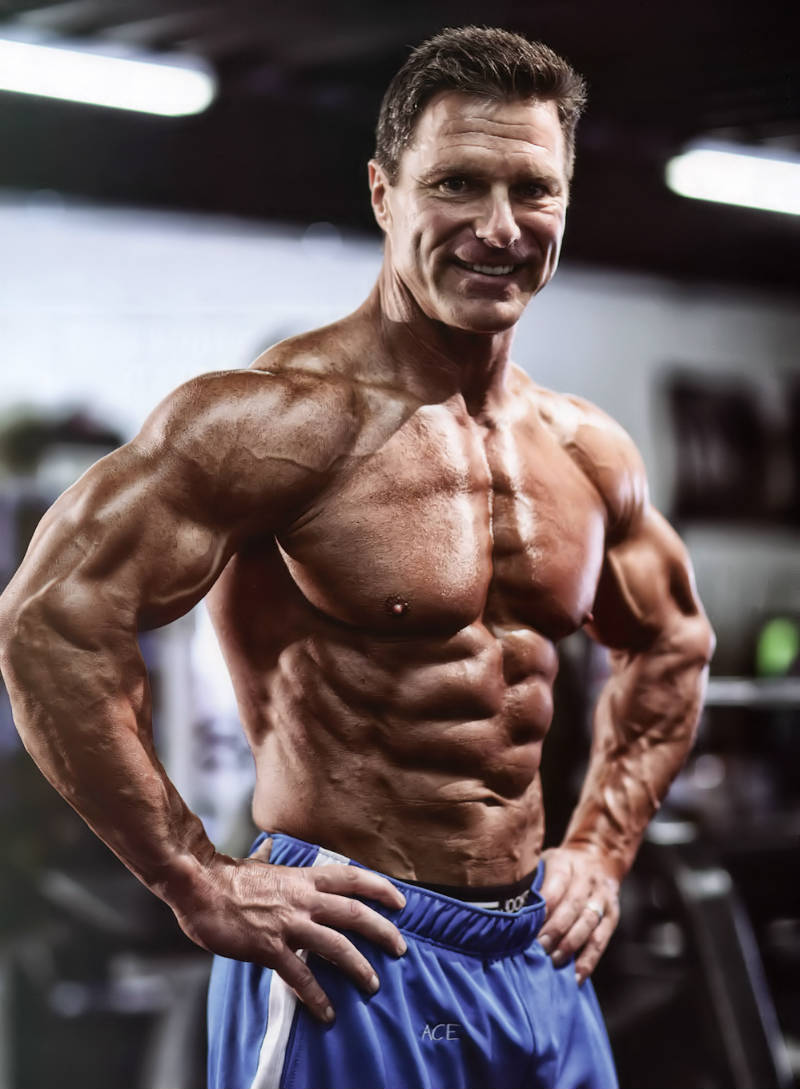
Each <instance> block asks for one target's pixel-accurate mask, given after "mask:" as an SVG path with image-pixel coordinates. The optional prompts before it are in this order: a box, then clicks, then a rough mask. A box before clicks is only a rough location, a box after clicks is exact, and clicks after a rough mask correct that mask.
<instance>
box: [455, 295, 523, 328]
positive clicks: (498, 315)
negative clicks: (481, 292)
mask: <svg viewBox="0 0 800 1089" xmlns="http://www.w3.org/2000/svg"><path fill="white" fill-rule="evenodd" d="M524 310H525V304H524V303H522V302H520V301H514V302H511V301H504V302H492V303H491V304H487V303H483V304H481V305H476V304H475V303H474V302H470V303H469V304H468V305H463V304H462V305H461V306H455V307H453V308H452V312H451V315H450V319H449V320H447V324H448V325H452V326H453V327H454V328H456V329H462V330H463V331H464V332H465V333H484V334H490V333H504V332H505V331H506V330H508V329H512V328H513V327H514V326H515V325H516V324H517V322H518V321H519V319H520V318H521V317H522V314H523V312H524Z"/></svg>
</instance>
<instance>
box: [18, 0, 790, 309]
mask: <svg viewBox="0 0 800 1089" xmlns="http://www.w3.org/2000/svg"><path fill="white" fill-rule="evenodd" d="M793 8H794V5H793V4H789V3H770V0H766V2H762V3H756V2H752V3H748V4H746V5H741V6H739V5H738V4H737V3H729V2H726V0H670V2H669V3H663V2H656V0H651V2H650V3H647V2H646V0H624V2H616V3H614V2H611V3H609V4H601V3H597V2H592V0H528V2H527V3H522V2H517V0H497V2H495V3H491V4H490V3H487V2H485V0H483V2H479V0H460V2H458V3H453V2H450V0H439V2H438V3H437V2H428V3H423V2H420V0H406V2H405V3H403V4H394V5H393V4H384V5H382V6H381V5H379V4H377V3H373V2H370V0H357V2H355V0H354V2H349V3H335V2H329V3H326V2H324V0H294V2H292V3H287V2H285V0H284V2H283V3H280V4H278V3H275V2H273V0H267V2H261V3H258V2H253V0H229V2H228V3H202V2H201V0H193V2H190V0H165V2H161V3H156V2H153V0H73V2H69V3H49V4H48V3H45V4H42V3H38V4H36V3H29V2H24V0H23V2H20V0H10V2H2V0H0V34H2V33H3V31H4V29H6V28H9V27H13V26H17V27H18V26H20V25H22V26H25V27H27V28H29V29H33V30H35V31H37V32H41V33H42V34H44V35H52V36H54V37H67V38H72V39H87V38H89V39H94V40H97V39H107V40H109V41H111V42H120V41H122V42H125V43H129V44H135V45H137V46H141V47H144V48H146V49H147V50H156V51H158V50H166V51H176V50H186V51H188V52H191V53H193V54H199V55H201V56H203V57H205V58H207V59H208V60H209V61H210V62H211V63H212V64H213V66H214V67H215V69H216V71H217V73H218V75H219V78H220V95H219V98H218V99H217V100H216V102H215V103H214V104H213V105H212V106H211V108H210V109H209V110H208V111H206V112H205V113H204V114H202V115H199V116H195V117H189V118H179V119H167V118H153V117H148V116H145V115H137V114H128V113H123V112H121V111H116V110H102V109H97V108H93V107H88V106H80V105H73V104H67V103H60V102H55V101H51V100H47V99H37V98H31V97H29V96H21V95H12V94H0V149H2V150H0V186H8V187H14V188H23V189H54V190H58V191H62V192H64V193H69V194H79V195H82V196H85V197H90V198H96V199H99V200H103V201H108V202H126V203H137V204H148V205H157V206H161V207H175V208H187V209H195V210H196V209H207V210H209V211H225V212H233V213H237V214H240V215H246V216H257V217H263V218H268V219H283V220H285V219H289V220H295V221H299V222H313V221H318V220H330V221H332V222H335V223H339V224H341V225H345V226H349V227H354V228H363V229H366V230H373V229H374V228H373V226H372V222H371V213H370V210H369V205H368V201H367V195H366V168H365V163H366V160H367V159H368V157H369V155H370V153H371V150H372V131H373V126H374V121H375V116H376V114H377V110H378V105H379V102H380V98H381V95H382V93H383V90H384V88H385V86H386V83H387V82H388V80H389V78H390V76H391V75H392V73H393V72H394V71H395V70H396V68H397V67H398V66H399V65H400V63H401V62H402V61H403V59H404V58H405V57H406V56H407V53H408V49H409V47H410V46H412V45H414V44H416V43H418V42H419V41H421V40H422V39H423V38H425V37H427V36H429V35H430V34H432V33H434V32H435V31H437V30H438V29H440V28H441V27H443V26H452V25H463V24H465V23H481V24H492V25H499V26H505V27H508V28H509V29H512V30H519V31H522V32H523V33H525V34H527V35H528V36H530V37H536V38H541V39H542V40H544V41H546V42H547V43H548V44H549V45H551V46H553V47H554V48H555V49H556V50H557V51H559V52H561V53H563V54H564V55H565V56H566V57H567V58H568V59H569V60H570V61H571V62H572V64H573V65H574V66H575V67H576V68H577V69H578V70H579V71H580V72H582V73H583V74H584V75H585V77H586V78H587V80H588V83H589V89H590V105H589V110H588V112H587V114H586V116H585V118H584V120H583V121H582V122H581V126H580V129H579V136H578V163H577V170H576V176H575V183H574V190H573V201H572V206H571V209H570V216H569V225H568V233H567V239H566V250H565V255H566V256H567V257H568V258H570V259H572V260H577V261H582V262H587V263H593V264H602V265H605V266H612V267H616V268H626V269H641V270H646V271H651V272H659V273H664V274H667V275H669V276H672V277H676V278H678V279H680V280H681V281H685V282H687V283H691V282H696V281H698V280H716V281H724V282H728V283H738V284H747V285H753V286H759V287H763V288H767V289H770V290H775V289H779V290H780V291H782V292H783V291H791V290H796V289H797V288H798V287H800V217H797V216H788V215H776V214H771V213H766V212H755V211H746V210H741V209H735V208H727V207H725V206H723V205H710V204H706V203H704V202H698V201H690V200H686V199H684V198H681V197H678V196H675V195H674V194H672V193H670V192H669V191H668V190H667V189H666V187H665V185H664V182H663V168H664V163H665V161H666V159H667V158H668V157H669V156H670V155H671V154H673V153H675V152H676V151H677V150H679V149H680V148H681V146H682V145H683V144H684V143H685V142H686V141H687V140H689V139H690V138H692V137H696V136H699V135H706V134H709V133H715V134H718V135H723V136H726V137H727V138H734V139H742V140H747V141H751V142H752V141H756V142H761V143H776V144H778V145H780V146H783V147H788V148H794V149H796V150H800V51H798V45H797V42H798V36H797V33H796V30H795V28H794V27H793V26H792V25H791V22H790V10H791V9H793Z"/></svg>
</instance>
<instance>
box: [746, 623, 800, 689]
mask: <svg viewBox="0 0 800 1089" xmlns="http://www.w3.org/2000/svg"><path fill="white" fill-rule="evenodd" d="M798 654H800V623H798V621H797V620H791V619H789V617H786V616H776V617H774V618H773V619H772V620H769V621H768V622H767V623H766V624H765V625H764V627H763V628H762V629H761V632H760V633H759V636H758V643H757V645H756V674H757V675H758V676H759V677H782V676H784V674H786V673H788V672H789V670H790V669H791V668H792V666H793V665H794V664H795V662H796V661H797V657H798Z"/></svg>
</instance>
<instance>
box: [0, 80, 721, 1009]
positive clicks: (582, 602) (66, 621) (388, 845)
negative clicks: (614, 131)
mask: <svg viewBox="0 0 800 1089" xmlns="http://www.w3.org/2000/svg"><path fill="white" fill-rule="evenodd" d="M370 183H371V190H372V200H373V207H374V210H375V215H376V218H377V220H378V223H379V225H380V226H381V228H382V229H383V231H384V233H385V235H386V249H385V258H384V264H383V268H382V271H381V275H380V278H379V281H378V284H377V285H376V288H375V290H374V291H373V293H372V294H371V296H370V297H369V298H368V299H367V300H366V302H365V303H364V304H363V305H362V307H361V308H360V309H359V310H358V311H356V312H355V313H354V314H352V315H350V316H349V317H347V318H345V319H344V320H342V321H340V322H337V323H336V324H334V325H332V326H329V327H327V328H325V329H321V330H318V331H316V332H313V333H308V334H305V335H303V336H300V337H296V338H294V339H292V340H289V341H285V342H283V343H282V344H280V345H278V346H276V347H275V348H273V349H271V350H270V351H269V352H267V353H265V355H264V356H262V357H261V358H260V359H259V360H257V361H256V363H255V364H254V365H253V368H252V369H251V370H249V371H244V372H227V373H225V372H222V373H218V374H212V375H206V376H203V377H200V378H197V379H195V380H193V381H192V382H189V383H187V384H186V385H185V386H182V387H181V388H180V389H178V390H177V391H176V392H175V393H174V394H172V395H171V396H170V397H168V398H167V399H166V401H164V402H163V403H162V404H161V405H160V406H159V408H158V409H157V410H156V411H155V412H154V413H153V415H152V416H151V417H150V419H149V420H148V421H147V423H146V424H145V426H144V428H143V430H142V432H141V433H140V434H139V435H138V436H137V437H136V438H135V439H134V440H133V441H132V442H131V443H128V444H127V445H126V446H124V447H122V448H121V449H120V450H118V451H117V452H115V453H113V454H111V455H109V456H108V457H106V458H104V459H102V461H100V462H98V464H97V465H95V466H94V467H93V468H92V469H90V470H89V472H88V473H86V474H85V476H84V477H83V478H82V479H81V480H80V481H79V482H78V483H77V484H76V485H74V486H73V487H72V488H71V489H69V491H68V492H66V493H65V495H64V496H62V497H61V499H59V500H58V502H57V503H56V504H55V505H54V507H53V508H52V509H51V510H50V511H49V512H48V514H47V515H46V516H45V518H44V519H43V520H42V522H41V524H40V526H39V528H38V529H37V532H36V534H35V536H34V539H33V542H32V544H31V547H30V549H29V552H28V555H27V557H26V559H25V561H24V562H23V564H22V566H21V568H20V570H19V572H18V573H17V575H16V576H15V578H14V579H13V580H12V583H11V584H10V586H9V588H8V589H7V591H6V593H5V594H4V595H3V598H2V607H1V612H0V624H2V627H1V628H0V631H2V646H3V660H2V661H3V673H4V676H5V678H6V682H7V685H8V688H9V692H10V694H11V698H12V703H13V708H14V713H15V719H16V722H17V726H18V728H19V730H20V733H21V735H22V737H23V740H24V742H25V745H26V746H27V748H28V750H29V751H30V752H31V754H32V755H33V757H34V759H35V760H36V761H37V763H38V764H39V766H40V767H41V768H42V770H43V771H44V773H45V775H47V777H48V778H49V779H50V781H51V782H52V783H53V785H54V786H55V787H56V788H57V789H58V790H59V791H60V792H61V793H62V794H63V795H64V796H65V797H66V798H67V799H68V801H70V803H71V804H72V805H73V806H75V808H76V809H77V810H78V811H79V812H80V813H81V814H82V815H83V816H84V818H85V819H86V820H87V821H88V823H89V824H90V825H91V826H92V828H93V829H94V830H95V831H96V832H97V834H98V835H100V836H101V837H102V838H103V839H104V840H105V842H106V843H107V844H108V845H109V846H110V847H111V848H112V850H114V851H115V852H116V853H117V854H118V855H119V857H120V858H121V859H122V860H123V862H124V863H125V864H126V865H127V866H128V867H129V868H130V869H131V870H132V871H133V872H134V873H135V874H136V875H137V876H138V877H139V878H140V879H141V880H142V881H143V882H145V884H147V885H148V887H150V888H151V889H152V890H153V891H154V892H155V893H156V894H157V895H159V896H161V897H162V898H164V899H165V900H166V901H167V902H168V903H169V904H170V905H171V906H172V908H173V910H174V911H175V914H176V917H177V918H178V921H179V922H180V924H181V926H182V927H183V929H184V930H185V932H186V933H187V934H188V935H189V936H190V937H191V938H193V939H194V940H195V941H197V942H198V943H199V944H201V945H203V946H204V947H205V948H207V949H211V950H213V951H214V952H218V953H221V954H223V955H226V956H235V957H238V958H239V959H244V960H252V961H255V962H258V963H262V964H266V965H268V966H270V967H274V968H275V969H276V971H278V972H279V973H280V974H281V975H282V976H283V978H284V979H286V980H287V982H288V983H289V984H290V985H291V986H292V987H294V988H295V990H296V991H297V993H298V995H299V996H300V997H301V999H302V1000H303V1001H305V1002H306V1003H307V1004H308V1005H309V1007H310V1008H311V1009H312V1010H313V1011H314V1012H315V1013H316V1014H317V1015H318V1016H320V1017H324V1018H328V1019H330V1017H332V1015H333V1014H332V1011H331V1010H330V1007H329V1004H328V1000H327V997H326V996H325V995H324V993H323V992H322V990H321V989H320V987H319V985H318V984H317V983H316V980H315V979H314V977H313V975H312V974H311V972H310V971H309V969H308V967H307V966H306V965H305V963H303V961H301V960H300V959H299V958H298V957H297V956H296V955H295V950H297V949H298V948H303V949H308V950H313V951H315V952H318V953H320V954H321V955H323V956H325V957H327V958H328V959H330V960H332V961H333V962H334V963H336V964H338V965H339V966H340V967H341V968H342V969H343V970H344V971H347V972H349V973H350V974H351V975H352V976H353V977H354V978H355V979H356V980H357V981H358V982H359V983H360V984H361V985H362V986H363V987H364V988H365V989H367V990H370V989H375V987H376V986H377V985H378V981H377V980H376V979H375V977H374V974H373V972H372V969H371V967H370V966H369V964H368V963H367V961H366V960H365V959H364V958H363V957H362V956H361V954H360V953H358V952H357V951H356V950H355V948H354V947H353V946H352V944H351V943H350V942H349V941H348V940H347V938H346V937H345V936H344V935H343V933H342V931H346V930H357V931H359V932H361V933H362V934H364V935H366V936H367V937H369V938H371V939H372V940H374V941H376V942H379V943H381V944H382V945H384V946H385V947H386V948H388V949H390V950H392V951H393V952H395V953H397V954H402V951H403V949H404V944H403V940H402V937H401V936H400V934H399V932H398V931H397V930H396V929H395V927H394V926H393V925H392V924H391V922H389V921H388V920H386V919H384V918H383V917H382V916H381V915H379V914H378V913H377V912H375V911H373V910H372V909H371V908H370V907H369V906H368V905H367V904H365V903H364V902H363V899H361V898H366V899H370V898H372V899H377V900H381V901H383V902H384V903H385V904H387V905H389V906H394V907H397V906H400V905H401V903H402V897H401V895H400V893H399V892H398V891H397V889H396V888H395V887H394V886H393V885H391V884H390V883H389V882H387V881H385V880H384V879H382V878H381V877H379V876H378V875H375V874H371V873H369V872H368V871H364V870H361V869H358V868H354V867H347V866H321V867H315V868H313V869H303V870H300V869H291V868H286V867H276V866H270V865H269V863H268V847H267V849H266V850H265V852H264V854H263V855H262V856H261V857H259V858H255V859H250V860H239V859H231V858H228V857H227V856H224V855H221V854H219V853H218V852H216V851H215V849H214V848H213V846H212V845H211V844H210V842H209V841H208V839H207V838H206V836H205V833H204V831H203V829H202V826H201V825H200V822H199V821H198V820H197V818H196V817H195V816H194V815H193V814H191V813H190V812H189V811H188V809H187V808H186V806H185V804H184V803H183V801H182V799H181V798H180V797H179V796H178V795H177V793H176V791H175V789H174V787H173V786H172V784H171V783H170V782H169V780H168V779H167V778H166V776H165V774H164V771H163V768H162V767H161V764H160V763H159V761H158V758H157V756H156V753H155V751H154V748H153V743H152V733H151V724H150V692H149V687H148V681H147V676H146V672H145V669H144V665H143V663H142V659H141V656H140V654H139V651H138V647H137V642H136V632H137V630H138V629H141V628H146V627H152V626H156V625H160V624H164V623H167V622H168V621H170V620H173V619H175V618H176V617H178V616H180V615H182V614H183V613H185V612H186V611H187V610H188V609H190V608H191V607H192V606H193V605H194V604H195V603H196V602H197V601H199V600H200V599H201V598H202V597H204V596H205V595H206V594H208V595H209V596H208V604H209V608H210V611H211V615H212V618H213V620H214V623H215V626H216V629H217V632H218V635H219V639H220V643H221V646H222V649H223V652H224V655H225V659H226V661H227V664H228V667H229V669H230V672H231V675H232V678H233V682H234V686H235V689H236V693H237V698H238V703H239V708H240V713H241V719H242V723H243V726H244V729H245V732H246V734H247V738H248V740H249V743H250V745H251V747H252V750H253V754H254V758H255V764H256V771H257V783H256V788H255V795H254V801H253V814H254V817H255V820H256V823H257V824H258V825H259V826H260V827H261V828H263V829H265V830H268V831H284V832H288V833H291V834H293V835H295V836H299V837H301V838H303V839H306V840H309V841H311V842H315V843H320V844H323V845H324V846H326V847H329V848H332V849H334V850H336V851H339V852H341V853H342V854H344V855H347V856H350V857H353V858H356V859H358V860H359V861H361V862H363V863H365V864H366V865H367V866H369V867H371V868H373V869H376V870H380V871H382V872H384V873H387V874H390V875H392V876H394V877H398V878H410V879H413V880H417V881H427V882H431V883H437V884H451V885H466V884H475V885H498V884H504V883H507V882H512V881H514V880H516V879H518V878H520V877H522V876H524V875H525V874H526V873H528V872H530V871H531V870H532V869H533V868H534V867H535V866H536V864H537V862H538V860H539V858H540V856H541V852H542V841H543V834H544V814H543V811H542V797H541V789H540V781H539V764H540V759H541V751H542V743H543V740H544V738H545V735H546V733H547V730H548V727H549V725H550V721H551V717H552V711H553V703H552V689H553V681H554V678H555V675H556V670H557V651H556V647H557V644H558V642H559V640H561V639H563V638H564V637H565V636H567V635H569V634H570V633H571V632H574V631H576V630H577V629H578V628H581V627H583V628H585V629H586V630H587V631H588V632H589V633H590V634H591V635H592V636H593V637H594V638H596V639H598V640H599V641H600V642H602V643H603V644H605V645H606V646H608V647H610V648H612V652H613V653H612V665H613V672H612V676H611V678H610V680H609V682H608V684H607V686H606V688H605V689H604V691H603V693H602V694H601V696H600V699H599V702H598V705H597V710H596V715H595V729H594V744H593V749H592V756H591V761H590V766H589V770H588V773H587V777H586V781H585V785H584V789H583V793H582V795H581V798H580V801H579V803H578V806H577V808H576V810H575V813H574V816H573V819H572V822H571V824H570V827H569V830H568V832H567V835H566V838H565V841H564V843H563V844H562V846H561V847H559V848H557V849H554V850H551V851H549V852H547V856H546V861H547V866H546V878H545V884H544V887H543V894H544V895H545V898H546V899H547V902H548V917H547V921H546V923H545V926H544V928H543V931H542V935H541V940H542V944H543V945H544V946H545V947H546V948H548V949H549V950H550V951H551V952H552V955H553V958H554V960H556V961H557V962H558V961H561V960H563V959H564V958H566V957H567V956H571V955H573V954H575V955H576V971H577V973H578V975H579V977H580V978H584V977H585V976H586V975H588V974H589V972H591V970H592V969H593V968H594V966H595V964H596V962H597V960H598V958H599V956H600V954H601V953H602V951H603V949H604V948H605V945H606V944H607V942H608V940H609V937H610V936H611V933H612V932H613V929H614V927H615V925H616V922H617V919H618V900H617V892H618V885H619V881H620V880H621V879H622V877H623V876H624V875H625V873H626V872H627V871H628V869H629V867H630V865H631V863H632V861H633V857H634V854H635V852H636V849H637V847H638V844H639V842H640V839H641V836H642V834H643V831H644V828H645V826H646V824H647V822H648V821H649V819H650V818H651V817H652V815H653V813H654V811H655V810H656V808H657V806H658V804H659V802H660V800H661V798H663V796H664V794H665V792H666V790H667V787H668V785H669V783H670V781H671V780H672V778H673V777H674V775H675V774H676V773H677V771H678V769H679V768H680V766H681V764H682V762H683V760H684V759H685V756H686V753H687V751H688V748H689V746H690V744H691V741H692V737H693V733H694V730H695V727H696V723H697V718H698V715H699V710H700V705H701V700H702V692H703V683H704V677H705V671H706V665H707V662H708V659H709V656H710V653H711V649H712V642H713V637H712V635H711V632H710V629H709V626H708V623H707V621H706V619H705V616H704V614H703V611H702V608H701V606H700V604H699V602H698V600H697V597H696V595H695V592H694V588H693V582H692V575H691V570H690V566H689V562H688V559H687V556H686V553H685V550H684V548H683V546H682V545H681V543H680V541H679V539H678V538H677V536H676V535H675V533H674V532H673V531H672V530H671V529H670V527H669V526H668V525H667V523H666V522H665V521H664V520H663V519H662V518H661V517H660V515H659V514H658V513H657V512H656V511H655V510H654V509H653V508H652V506H651V505H650V503H649V500H648V496H647V487H646V480H645V475H644V470H643V467H642V464H641V460H640V458H639V456H638V454H637V452H636V450H635V448H634V446H633V444H632V443H631V441H630V439H629V438H628V437H627V435H626V434H625V433H624V432H623V431H622V430H621V429H620V428H619V427H618V426H617V425H616V424H615V423H614V422H613V421H612V420H610V419H609V418H608V417H607V416H605V415H604V414H603V413H601V412H600V411H599V410H597V409H595V408H593V407H592V406H591V405H589V404H587V403H585V402H583V401H580V400H579V399H577V398H573V397H566V396H561V395H558V394H555V393H552V392H550V391H548V390H545V389H543V388H541V387H540V386H538V385H536V384H535V383H533V382H532V381H531V380H530V379H529V378H528V377H527V376H526V375H525V374H524V373H523V372H522V371H521V370H520V369H519V368H517V367H515V366H514V365H513V364H512V363H511V361H510V356H509V351H510V345H511V337H512V334H513V326H514V324H515V323H516V321H517V320H518V318H519V316H520V314H521V313H522V311H523V310H524V308H525V306H526V305H527V303H528V302H529V301H530V299H531V298H532V297H533V295H535V294H536V293H537V292H538V291H539V290H540V289H541V288H542V287H543V286H544V285H545V284H546V283H547V281H548V280H549V279H550V277H551V276H552V274H553V271H554V270H555V266H556V263H557V259H558V252H559V247H560V242H561V235H562V232H563V226H564V214H565V211H566V204H567V180H566V177H565V171H564V148H563V138H562V134H561V130H560V128H559V124H558V119H557V114H556V110H555V107H554V105H553V103H549V102H544V103H541V102H529V101H528V102H525V101H512V102H504V103H497V102H486V101H484V100H481V99H475V98H471V97H468V96H464V95H459V94H451V93H448V94H443V95H440V96H438V97H437V98H436V99H434V100H433V102H431V103H430V104H429V106H428V107H427V108H426V110H425V111H424V113H423V115H422V118H421V119H420V122H419V125H418V129H417V132H416V134H415V139H414V142H413V144H412V145H411V147H410V148H408V149H407V150H406V151H405V152H404V154H403V157H402V159H401V167H400V174H399V177H398V178H397V179H395V182H394V183H393V184H390V183H389V180H388V179H387V178H386V176H385V174H384V172H383V171H382V170H381V168H380V167H379V166H378V165H377V164H376V163H372V164H370ZM209 591H210V593H209ZM355 897H358V898H359V899H356V898H355ZM588 901H593V902H595V903H596V904H598V905H599V906H601V907H602V908H603V910H604V912H605V914H604V916H603V918H602V919H599V917H598V913H597V912H596V911H595V910H593V909H592V908H591V907H587V902H588Z"/></svg>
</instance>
